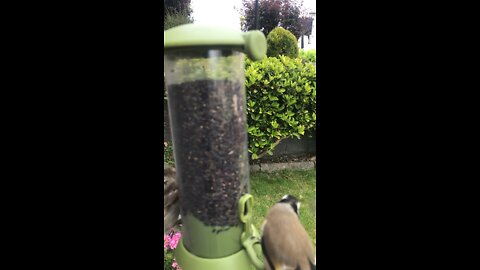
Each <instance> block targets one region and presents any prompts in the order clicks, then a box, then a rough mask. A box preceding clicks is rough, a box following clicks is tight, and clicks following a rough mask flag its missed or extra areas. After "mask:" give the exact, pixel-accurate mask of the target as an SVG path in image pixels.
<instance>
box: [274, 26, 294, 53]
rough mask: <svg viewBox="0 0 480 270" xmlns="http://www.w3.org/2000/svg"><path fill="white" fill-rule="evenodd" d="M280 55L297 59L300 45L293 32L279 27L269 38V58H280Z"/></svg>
mask: <svg viewBox="0 0 480 270" xmlns="http://www.w3.org/2000/svg"><path fill="white" fill-rule="evenodd" d="M280 55H285V56H288V57H290V58H297V57H298V44H297V39H296V38H295V36H294V35H293V34H292V32H290V31H288V30H286V29H284V28H282V27H277V28H275V29H273V30H272V31H271V32H270V33H269V34H268V36H267V56H269V57H278V56H280Z"/></svg>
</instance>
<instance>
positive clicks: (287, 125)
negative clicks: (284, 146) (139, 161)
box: [164, 56, 317, 159]
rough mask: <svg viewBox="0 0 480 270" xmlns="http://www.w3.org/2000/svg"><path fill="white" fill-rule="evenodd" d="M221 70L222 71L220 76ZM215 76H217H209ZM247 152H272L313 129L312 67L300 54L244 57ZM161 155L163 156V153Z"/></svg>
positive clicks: (314, 89) (313, 72)
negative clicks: (255, 60)
mask: <svg viewBox="0 0 480 270" xmlns="http://www.w3.org/2000/svg"><path fill="white" fill-rule="evenodd" d="M223 76H225V74H222V76H220V77H223ZM213 77H217V76H213ZM245 87H246V94H247V108H246V110H247V124H248V140H249V147H248V152H249V153H250V154H251V158H252V159H258V158H259V157H262V156H263V155H265V154H267V153H268V154H273V152H272V151H273V149H274V148H275V146H277V145H278V143H280V141H282V140H283V139H286V138H295V137H296V138H300V135H304V134H305V132H306V131H314V130H315V123H316V101H317V100H316V70H315V66H314V65H313V64H311V63H309V62H308V61H305V60H302V59H301V58H295V59H292V58H289V57H285V56H280V57H268V58H265V59H263V60H262V61H258V62H254V61H252V60H250V59H248V58H245ZM164 158H165V157H164Z"/></svg>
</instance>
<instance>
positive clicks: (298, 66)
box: [245, 56, 316, 159]
mask: <svg viewBox="0 0 480 270" xmlns="http://www.w3.org/2000/svg"><path fill="white" fill-rule="evenodd" d="M245 76H246V81H245V86H246V92H247V121H248V140H249V149H248V151H249V152H250V153H251V155H252V159H257V158H260V157H261V156H263V155H265V154H266V153H269V154H272V150H273V149H274V148H275V146H276V145H277V144H278V143H279V142H280V141H281V140H283V139H285V138H293V137H297V138H300V135H304V134H305V131H308V130H314V129H315V122H316V70H315V66H314V65H312V64H310V63H304V62H303V61H302V60H301V59H300V58H295V59H292V58H289V57H285V56H280V57H278V58H276V57H268V58H265V59H263V60H262V61H259V62H253V61H251V60H250V59H246V70H245Z"/></svg>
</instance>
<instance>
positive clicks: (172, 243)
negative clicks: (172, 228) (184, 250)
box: [170, 232, 182, 249]
mask: <svg viewBox="0 0 480 270" xmlns="http://www.w3.org/2000/svg"><path fill="white" fill-rule="evenodd" d="M181 237H182V234H181V233H180V232H176V233H175V234H174V235H173V236H172V238H171V239H170V248H171V249H175V248H177V245H178V241H180V238H181Z"/></svg>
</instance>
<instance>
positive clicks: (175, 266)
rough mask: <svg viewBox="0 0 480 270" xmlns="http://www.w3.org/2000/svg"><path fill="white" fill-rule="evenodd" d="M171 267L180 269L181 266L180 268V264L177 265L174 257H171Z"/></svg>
mask: <svg viewBox="0 0 480 270" xmlns="http://www.w3.org/2000/svg"><path fill="white" fill-rule="evenodd" d="M172 267H173V268H175V269H177V270H182V268H180V265H178V263H177V261H176V260H175V259H173V263H172Z"/></svg>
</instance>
